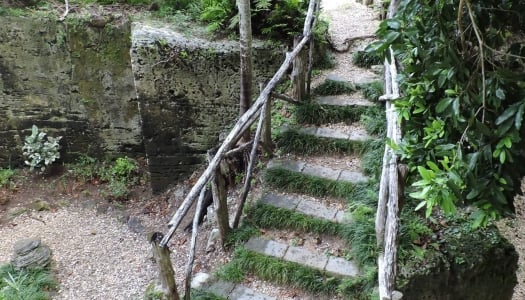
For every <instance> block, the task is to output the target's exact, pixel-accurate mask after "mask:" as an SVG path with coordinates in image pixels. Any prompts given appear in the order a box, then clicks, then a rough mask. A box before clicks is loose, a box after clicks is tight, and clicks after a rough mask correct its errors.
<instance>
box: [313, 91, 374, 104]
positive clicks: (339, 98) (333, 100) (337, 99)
mask: <svg viewBox="0 0 525 300" xmlns="http://www.w3.org/2000/svg"><path fill="white" fill-rule="evenodd" d="M313 102H316V103H319V104H321V105H332V106H374V105H375V103H374V102H372V101H370V100H368V99H366V98H365V96H363V92H361V91H356V92H353V93H351V94H349V95H335V96H317V97H314V98H313Z"/></svg>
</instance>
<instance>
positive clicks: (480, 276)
mask: <svg viewBox="0 0 525 300" xmlns="http://www.w3.org/2000/svg"><path fill="white" fill-rule="evenodd" d="M470 224H471V223H470V222H463V225H462V226H463V227H460V226H457V225H452V226H451V227H450V230H449V231H450V232H447V233H444V236H445V238H444V239H443V241H444V244H443V245H442V247H443V248H444V249H445V250H446V251H442V252H434V255H435V256H433V257H425V259H424V260H423V261H422V262H420V263H419V264H417V265H416V267H415V268H411V267H410V266H405V268H401V270H400V272H399V273H400V274H399V276H398V279H397V280H398V286H399V285H401V286H400V290H401V292H402V293H403V295H404V296H403V299H406V300H458V299H462V300H493V299H501V300H510V299H512V295H513V292H514V286H515V285H516V282H517V280H516V269H517V266H518V264H517V261H518V253H517V252H516V249H515V248H514V246H513V245H512V244H511V243H509V242H508V241H507V240H506V239H505V238H504V237H503V236H502V235H501V234H500V232H499V231H498V229H497V228H496V227H495V226H489V227H487V228H485V229H480V230H477V231H473V230H471V229H470V227H469V226H470ZM449 225H450V224H449Z"/></svg>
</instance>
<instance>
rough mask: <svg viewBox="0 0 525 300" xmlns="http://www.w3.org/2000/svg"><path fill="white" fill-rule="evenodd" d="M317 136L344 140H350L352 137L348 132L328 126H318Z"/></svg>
mask: <svg viewBox="0 0 525 300" xmlns="http://www.w3.org/2000/svg"><path fill="white" fill-rule="evenodd" d="M315 136H318V137H324V138H332V139H342V140H348V139H349V138H350V135H348V134H347V133H345V132H342V131H340V130H337V129H332V128H328V127H319V128H317V132H316V133H315Z"/></svg>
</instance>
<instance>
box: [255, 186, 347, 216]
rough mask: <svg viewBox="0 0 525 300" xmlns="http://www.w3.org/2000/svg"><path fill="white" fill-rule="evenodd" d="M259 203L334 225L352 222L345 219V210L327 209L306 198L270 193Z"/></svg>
mask: <svg viewBox="0 0 525 300" xmlns="http://www.w3.org/2000/svg"><path fill="white" fill-rule="evenodd" d="M259 202H260V203H263V204H267V205H272V206H275V207H279V208H285V209H288V210H291V211H293V212H298V213H301V214H304V215H307V216H310V217H314V218H317V219H323V220H327V221H330V222H334V223H343V222H345V223H346V222H349V221H350V220H349V218H348V217H345V214H344V211H343V210H339V209H337V208H333V207H327V206H326V205H324V204H322V203H318V202H314V201H311V200H308V199H307V198H306V197H304V196H297V195H279V194H276V193H271V192H269V193H265V194H264V195H263V196H262V197H261V199H259Z"/></svg>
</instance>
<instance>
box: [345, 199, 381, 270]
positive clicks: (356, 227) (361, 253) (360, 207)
mask: <svg viewBox="0 0 525 300" xmlns="http://www.w3.org/2000/svg"><path fill="white" fill-rule="evenodd" d="M375 213H376V211H375V209H373V208H372V206H368V205H364V204H357V205H356V206H355V207H354V208H353V209H352V217H351V222H350V223H348V224H344V225H342V228H341V236H342V237H343V239H344V240H345V241H347V243H348V244H349V246H350V253H351V254H352V259H353V260H354V261H356V262H357V264H358V265H359V266H366V265H374V264H375V263H376V260H377V254H378V252H377V245H376V243H377V242H376V241H377V240H376V231H375Z"/></svg>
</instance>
